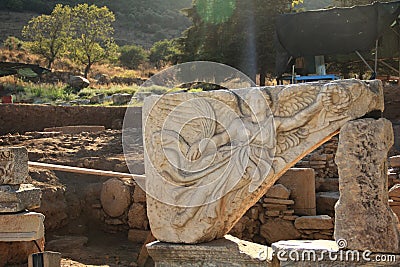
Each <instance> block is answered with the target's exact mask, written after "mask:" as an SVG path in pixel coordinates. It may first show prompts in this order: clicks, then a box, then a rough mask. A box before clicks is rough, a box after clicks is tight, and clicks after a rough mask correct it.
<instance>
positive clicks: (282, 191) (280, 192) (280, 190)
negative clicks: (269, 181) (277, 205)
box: [265, 184, 290, 199]
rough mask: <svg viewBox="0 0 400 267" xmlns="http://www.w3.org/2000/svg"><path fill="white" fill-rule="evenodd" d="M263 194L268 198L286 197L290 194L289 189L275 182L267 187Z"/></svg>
mask: <svg viewBox="0 0 400 267" xmlns="http://www.w3.org/2000/svg"><path fill="white" fill-rule="evenodd" d="M265 196H266V197H269V198H279V199H288V198H289V196H290V190H289V189H287V188H286V187H285V186H284V185H282V184H276V185H274V186H272V187H271V188H270V189H268V191H267V193H266V194H265Z"/></svg>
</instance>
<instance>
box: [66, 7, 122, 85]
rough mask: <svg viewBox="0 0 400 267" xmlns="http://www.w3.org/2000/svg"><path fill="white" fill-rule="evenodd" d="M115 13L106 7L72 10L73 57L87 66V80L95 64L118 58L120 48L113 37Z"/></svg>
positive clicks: (76, 8)
mask: <svg viewBox="0 0 400 267" xmlns="http://www.w3.org/2000/svg"><path fill="white" fill-rule="evenodd" d="M114 21H115V16H114V13H113V12H111V11H110V10H109V9H108V8H107V7H106V6H103V7H98V6H96V5H90V6H89V5H88V4H79V5H77V6H75V7H73V8H72V24H73V27H72V40H73V41H72V47H71V48H72V51H71V54H70V55H71V56H72V58H73V59H75V60H76V61H78V62H80V63H82V64H84V65H85V70H84V76H85V77H86V78H87V76H88V74H89V71H90V68H91V67H92V65H93V64H95V63H98V62H101V61H104V60H106V59H110V58H112V57H114V58H115V57H116V55H117V51H118V46H117V45H116V44H115V42H114V39H113V38H112V35H113V33H114V28H113V26H112V23H113V22H114Z"/></svg>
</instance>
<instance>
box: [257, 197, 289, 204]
mask: <svg viewBox="0 0 400 267" xmlns="http://www.w3.org/2000/svg"><path fill="white" fill-rule="evenodd" d="M264 203H268V204H281V205H293V204H294V201H293V200H291V199H276V198H269V197H266V198H264Z"/></svg>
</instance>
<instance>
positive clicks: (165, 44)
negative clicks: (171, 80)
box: [149, 39, 181, 68]
mask: <svg viewBox="0 0 400 267" xmlns="http://www.w3.org/2000/svg"><path fill="white" fill-rule="evenodd" d="M180 55H181V51H180V48H179V46H178V43H177V40H174V39H173V40H162V41H158V42H156V43H154V45H153V46H152V47H151V48H150V56H149V59H150V62H151V63H153V64H154V65H155V66H156V68H162V67H164V66H165V65H166V64H168V63H172V64H176V63H177V61H178V58H179V56H180Z"/></svg>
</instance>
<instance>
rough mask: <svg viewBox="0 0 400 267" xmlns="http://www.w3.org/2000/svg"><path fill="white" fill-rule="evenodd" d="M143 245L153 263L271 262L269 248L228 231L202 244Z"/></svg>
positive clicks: (162, 266)
mask: <svg viewBox="0 0 400 267" xmlns="http://www.w3.org/2000/svg"><path fill="white" fill-rule="evenodd" d="M146 247H147V251H148V252H149V255H150V256H151V257H152V258H153V260H154V262H155V266H156V267H178V266H179V267H200V266H201V267H214V266H218V267H232V266H250V267H258V266H260V267H261V266H263V267H266V266H272V265H271V263H270V259H271V258H272V254H271V253H272V250H271V248H269V247H267V246H263V245H259V244H255V243H252V242H248V241H243V240H240V239H238V238H235V237H233V236H231V235H226V236H225V237H224V238H223V239H217V240H214V241H211V242H207V243H201V244H173V243H163V242H159V241H155V242H152V243H149V244H147V245H146Z"/></svg>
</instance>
